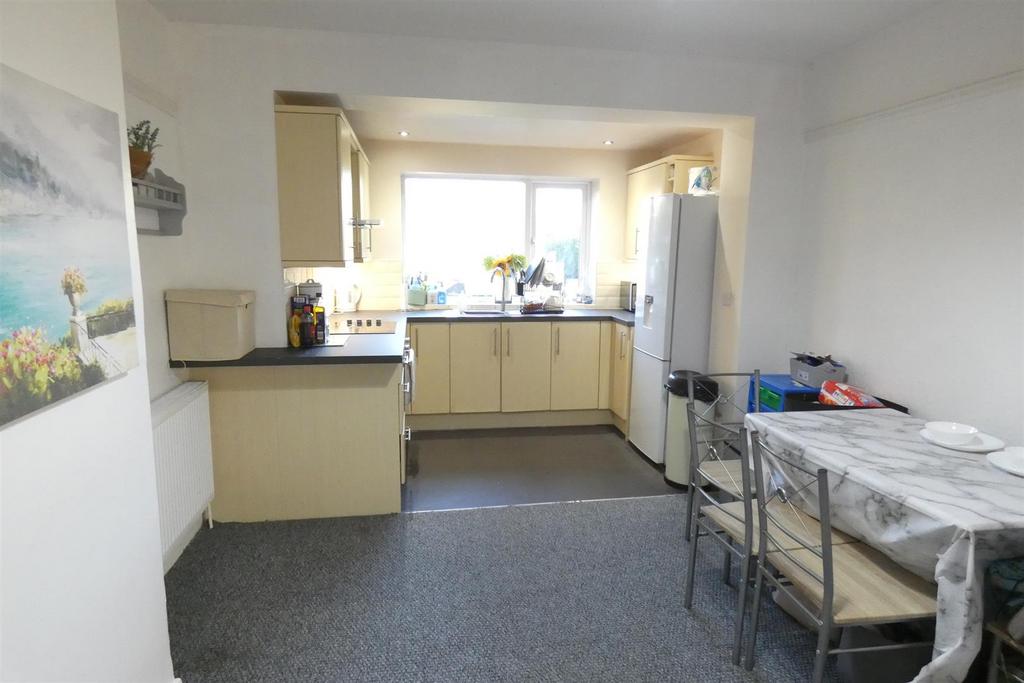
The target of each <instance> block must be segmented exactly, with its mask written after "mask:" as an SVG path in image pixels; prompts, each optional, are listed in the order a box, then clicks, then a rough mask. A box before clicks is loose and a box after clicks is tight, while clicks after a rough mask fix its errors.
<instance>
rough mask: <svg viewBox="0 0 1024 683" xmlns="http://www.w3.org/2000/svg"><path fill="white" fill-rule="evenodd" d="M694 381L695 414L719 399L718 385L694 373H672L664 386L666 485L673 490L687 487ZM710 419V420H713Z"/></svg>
mask: <svg viewBox="0 0 1024 683" xmlns="http://www.w3.org/2000/svg"><path fill="white" fill-rule="evenodd" d="M691 377H692V378H693V381H694V391H693V393H694V404H695V406H696V409H697V411H698V412H703V411H705V410H707V409H709V408H710V407H711V404H712V403H714V402H715V401H716V400H717V399H718V383H717V382H715V381H714V380H712V379H708V378H706V377H703V376H702V375H701V374H700V373H699V372H696V371H694V370H673V371H672V372H671V373H670V374H669V376H668V381H667V382H666V383H665V389H666V390H667V391H668V424H667V427H666V434H665V481H666V482H668V483H669V484H671V485H672V486H676V487H681V486H687V485H688V484H689V483H690V423H689V420H688V418H687V416H686V404H687V403H689V396H690V378H691ZM712 419H713V418H712Z"/></svg>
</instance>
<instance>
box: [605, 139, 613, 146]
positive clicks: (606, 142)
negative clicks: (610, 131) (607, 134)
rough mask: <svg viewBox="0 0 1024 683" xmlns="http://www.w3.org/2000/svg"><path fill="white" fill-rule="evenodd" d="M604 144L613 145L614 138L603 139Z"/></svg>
mask: <svg viewBox="0 0 1024 683" xmlns="http://www.w3.org/2000/svg"><path fill="white" fill-rule="evenodd" d="M604 144H606V145H614V144H615V140H605V141H604Z"/></svg>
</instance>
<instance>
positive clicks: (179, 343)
mask: <svg viewBox="0 0 1024 683" xmlns="http://www.w3.org/2000/svg"><path fill="white" fill-rule="evenodd" d="M164 300H165V301H166V304H167V336H168V340H169V345H170V352H171V353H170V355H171V360H183V361H189V360H236V359H238V358H241V357H242V356H244V355H245V354H247V353H249V352H250V351H252V350H253V349H254V348H255V347H256V324H255V319H254V311H255V308H256V307H255V306H254V305H253V302H254V301H255V300H256V293H255V292H253V291H249V290H240V291H239V290H227V289H169V290H167V291H166V292H164Z"/></svg>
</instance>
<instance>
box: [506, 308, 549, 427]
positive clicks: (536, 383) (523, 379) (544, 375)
mask: <svg viewBox="0 0 1024 683" xmlns="http://www.w3.org/2000/svg"><path fill="white" fill-rule="evenodd" d="M501 354H502V355H501V411H502V412H503V413H521V412H528V411H538V410H551V323H547V322H529V323H524V322H515V323H502V324H501Z"/></svg>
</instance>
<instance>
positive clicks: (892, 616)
mask: <svg viewBox="0 0 1024 683" xmlns="http://www.w3.org/2000/svg"><path fill="white" fill-rule="evenodd" d="M788 552H789V554H790V555H791V556H792V557H793V558H796V560H799V562H801V563H802V564H803V565H805V566H806V567H807V568H809V569H811V570H812V571H814V572H817V573H818V575H819V576H820V575H821V559H820V558H819V557H818V556H817V555H815V554H814V553H813V552H811V551H810V550H807V549H806V548H804V549H800V550H788ZM767 559H768V562H769V563H770V564H771V565H772V566H773V567H775V568H776V569H777V570H779V572H781V573H782V575H783V576H785V577H786V578H787V579H789V580H790V581H792V582H793V585H794V586H795V587H796V588H797V590H799V591H800V593H801V594H803V595H804V596H805V597H806V598H807V599H808V600H810V601H811V602H812V603H813V604H814V605H815V606H817V607H821V604H822V593H823V590H822V585H821V583H820V582H819V581H818V580H817V579H816V578H814V577H812V576H810V575H809V574H808V573H807V572H805V571H804V570H803V569H801V568H800V566H799V565H798V564H797V563H796V562H794V560H793V559H791V558H790V557H787V556H786V555H785V554H783V553H782V552H781V551H776V552H769V553H768V555H767ZM832 564H833V572H834V577H835V580H834V582H833V584H834V586H833V596H834V597H833V602H832V607H833V609H832V611H833V623H834V624H836V625H844V624H883V623H889V622H895V621H911V620H913V619H924V618H928V617H934V616H935V592H936V590H937V587H936V586H935V584H933V583H929V582H928V581H925V580H924V579H922V578H921V577H919V576H917V575H916V574H912V573H911V572H909V571H907V570H906V569H904V568H903V567H901V566H899V565H898V564H896V563H895V562H893V561H892V560H890V559H889V558H888V557H886V556H885V555H883V554H882V553H880V552H879V551H877V550H875V549H874V548H872V547H870V546H868V545H865V544H864V543H859V542H855V543H845V544H842V545H835V546H833V547H832Z"/></svg>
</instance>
